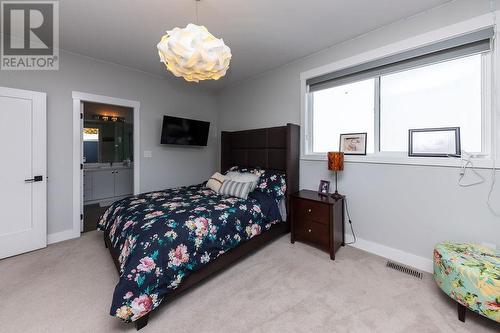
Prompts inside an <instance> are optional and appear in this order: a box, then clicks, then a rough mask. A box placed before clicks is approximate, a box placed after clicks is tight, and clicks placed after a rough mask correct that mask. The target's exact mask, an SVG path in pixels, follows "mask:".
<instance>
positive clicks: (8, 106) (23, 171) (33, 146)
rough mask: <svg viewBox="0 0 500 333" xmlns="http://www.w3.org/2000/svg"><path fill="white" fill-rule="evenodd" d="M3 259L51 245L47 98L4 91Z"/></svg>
mask: <svg viewBox="0 0 500 333" xmlns="http://www.w3.org/2000/svg"><path fill="white" fill-rule="evenodd" d="M0 156H1V163H0V184H1V186H0V259H1V258H5V257H10V256H13V255H16V254H20V253H24V252H28V251H32V250H36V249H39V248H42V247H45V246H46V245H47V216H46V212H47V173H46V169H47V167H46V95H45V94H44V93H39V92H33V91H25V90H18V89H10V88H3V87H0Z"/></svg>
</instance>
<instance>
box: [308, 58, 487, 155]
mask: <svg viewBox="0 0 500 333" xmlns="http://www.w3.org/2000/svg"><path fill="white" fill-rule="evenodd" d="M488 59H489V54H487V53H486V54H474V55H469V56H464V57H460V58H456V59H452V60H449V59H448V60H446V61H440V62H437V63H432V64H426V65H423V66H419V67H414V68H406V69H404V70H402V71H396V72H389V73H379V74H378V75H375V76H373V77H370V78H362V79H360V80H356V81H351V82H348V83H344V82H346V81H349V80H345V79H343V80H339V81H340V82H341V84H339V85H335V82H334V83H333V84H327V85H324V86H322V87H321V88H319V89H318V88H316V89H312V91H311V92H310V93H309V104H308V105H309V112H310V116H309V119H310V123H309V124H311V126H310V127H309V129H308V134H309V137H310V138H312V140H311V139H309V140H308V143H307V144H308V148H307V151H308V152H309V153H312V154H318V155H319V154H324V153H325V152H327V151H335V150H338V149H339V137H340V134H342V133H362V132H366V133H368V140H367V153H369V154H370V153H375V154H389V153H391V154H395V153H399V154H400V155H406V153H407V151H408V130H409V129H416V128H436V127H457V126H458V127H460V130H461V142H462V149H463V150H465V151H467V152H469V153H481V152H483V153H484V152H485V149H486V148H485V142H484V137H485V136H484V134H485V128H484V119H483V116H484V112H483V105H484V101H483V99H484V96H485V94H484V89H485V87H484V82H485V80H484V75H485V72H486V70H485V68H486V67H485V63H486V62H487V61H488Z"/></svg>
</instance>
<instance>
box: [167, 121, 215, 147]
mask: <svg viewBox="0 0 500 333" xmlns="http://www.w3.org/2000/svg"><path fill="white" fill-rule="evenodd" d="M209 128H210V123H209V122H207V121H200V120H193V119H186V118H178V117H171V116H163V127H162V130H161V144H163V145H187V146H206V145H207V141H208V130H209Z"/></svg>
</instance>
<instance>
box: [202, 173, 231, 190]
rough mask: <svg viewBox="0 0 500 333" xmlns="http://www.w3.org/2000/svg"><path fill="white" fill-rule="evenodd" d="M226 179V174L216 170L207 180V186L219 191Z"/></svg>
mask: <svg viewBox="0 0 500 333" xmlns="http://www.w3.org/2000/svg"><path fill="white" fill-rule="evenodd" d="M226 179H227V177H226V176H224V175H221V174H220V173H218V172H216V173H214V174H213V175H212V177H210V179H209V180H208V182H207V185H205V186H206V187H208V188H209V189H211V190H212V191H214V192H215V193H219V190H220V187H221V186H222V184H223V183H224V181H225V180H226Z"/></svg>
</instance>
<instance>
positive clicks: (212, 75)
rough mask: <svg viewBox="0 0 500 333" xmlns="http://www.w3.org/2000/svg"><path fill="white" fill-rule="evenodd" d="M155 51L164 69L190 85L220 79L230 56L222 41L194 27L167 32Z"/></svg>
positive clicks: (198, 27) (226, 68)
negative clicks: (190, 83)
mask: <svg viewBox="0 0 500 333" xmlns="http://www.w3.org/2000/svg"><path fill="white" fill-rule="evenodd" d="M157 48H158V54H159V55H160V59H161V61H162V62H163V63H164V64H165V66H167V69H168V70H169V71H171V72H172V73H173V74H174V75H175V76H177V77H181V76H182V77H183V78H184V79H185V80H186V81H190V82H199V81H202V80H218V79H220V78H221V77H223V76H224V75H226V72H227V70H228V68H229V62H230V61H231V57H232V55H231V49H229V47H228V46H226V45H225V44H224V41H223V40H222V39H218V38H215V37H214V35H212V34H211V33H210V32H208V30H207V28H205V27H204V26H199V25H196V24H188V25H187V26H186V27H185V28H182V29H181V28H174V29H172V30H169V31H167V34H166V35H164V36H163V37H162V38H161V40H160V42H159V43H158V45H157Z"/></svg>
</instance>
